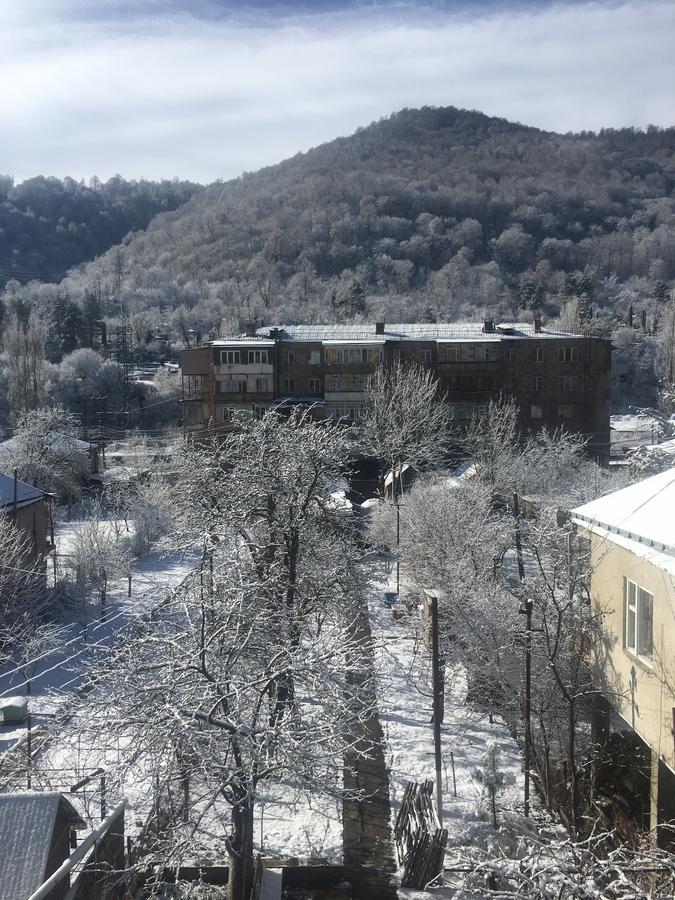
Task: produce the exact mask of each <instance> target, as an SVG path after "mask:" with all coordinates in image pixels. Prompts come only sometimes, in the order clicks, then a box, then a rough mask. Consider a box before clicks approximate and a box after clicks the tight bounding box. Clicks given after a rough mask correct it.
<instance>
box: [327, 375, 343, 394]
mask: <svg viewBox="0 0 675 900" xmlns="http://www.w3.org/2000/svg"><path fill="white" fill-rule="evenodd" d="M328 383H329V385H330V387H329V390H331V391H342V390H344V387H343V385H344V380H343V378H342V375H330V376H329V380H328Z"/></svg>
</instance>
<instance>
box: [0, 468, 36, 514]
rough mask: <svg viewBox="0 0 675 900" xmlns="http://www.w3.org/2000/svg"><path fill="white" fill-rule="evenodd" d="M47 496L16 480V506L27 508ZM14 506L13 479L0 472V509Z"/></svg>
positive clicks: (30, 485)
mask: <svg viewBox="0 0 675 900" xmlns="http://www.w3.org/2000/svg"><path fill="white" fill-rule="evenodd" d="M46 496H48V495H47V494H46V493H45V492H44V491H41V490H40V488H36V487H33V485H32V484H27V483H26V482H25V481H21V480H20V479H18V478H17V480H16V505H17V506H18V507H21V506H29V505H30V504H31V503H37V502H38V500H42V498H43V497H46ZM13 505H14V478H13V477H12V476H11V475H3V473H2V472H0V509H4V508H6V507H8V506H13Z"/></svg>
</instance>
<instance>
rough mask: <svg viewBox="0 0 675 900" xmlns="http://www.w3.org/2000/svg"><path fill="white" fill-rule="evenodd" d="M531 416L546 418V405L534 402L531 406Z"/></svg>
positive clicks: (532, 417)
mask: <svg viewBox="0 0 675 900" xmlns="http://www.w3.org/2000/svg"><path fill="white" fill-rule="evenodd" d="M530 418H531V419H543V418H544V407H543V406H540V405H537V404H534V403H533V404H532V406H531V407H530Z"/></svg>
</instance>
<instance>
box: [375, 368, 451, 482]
mask: <svg viewBox="0 0 675 900" xmlns="http://www.w3.org/2000/svg"><path fill="white" fill-rule="evenodd" d="M360 425H361V429H362V437H363V445H364V449H365V450H366V452H367V453H370V454H372V455H373V456H375V457H377V458H378V459H379V460H380V461H381V463H383V464H384V467H385V473H386V470H387V469H388V470H389V471H391V472H392V473H393V475H392V477H393V478H395V477H396V473H398V476H399V479H400V473H401V468H402V466H403V464H404V463H407V464H408V465H410V466H412V467H413V468H414V469H416V470H418V471H423V470H425V469H430V468H433V467H435V466H437V465H438V464H439V462H440V461H441V460H442V459H443V455H444V452H445V450H446V448H447V443H448V439H449V427H450V416H449V411H448V407H447V405H446V404H445V402H444V398H443V396H442V395H441V392H440V389H439V385H438V382H437V380H436V378H435V377H434V375H433V373H432V372H431V371H429V370H427V369H424V368H423V367H422V366H417V365H408V366H403V365H400V364H397V365H394V366H387V367H385V366H380V367H379V368H378V369H377V370H376V371H375V373H374V374H373V375H372V376H371V377H370V378H369V379H368V382H367V384H366V397H365V401H364V403H363V407H362V410H361V417H360ZM383 478H384V473H383ZM383 488H384V484H383ZM383 493H384V491H383Z"/></svg>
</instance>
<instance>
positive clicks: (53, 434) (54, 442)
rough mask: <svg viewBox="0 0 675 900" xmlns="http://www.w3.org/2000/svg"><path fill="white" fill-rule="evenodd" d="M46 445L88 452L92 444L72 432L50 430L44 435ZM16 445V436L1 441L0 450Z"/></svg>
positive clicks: (9, 448)
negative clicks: (74, 435) (71, 433)
mask: <svg viewBox="0 0 675 900" xmlns="http://www.w3.org/2000/svg"><path fill="white" fill-rule="evenodd" d="M44 441H45V447H53V448H54V449H58V450H62V451H64V450H65V451H68V450H71V449H72V450H81V451H82V452H83V453H88V452H89V448H90V446H91V444H89V442H88V441H81V440H80V439H79V438H76V437H73V436H72V435H70V434H63V433H62V432H61V431H49V432H47V434H45V437H44ZM15 447H16V438H10V439H9V440H8V441H2V443H0V451H1V450H14V448H15Z"/></svg>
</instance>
